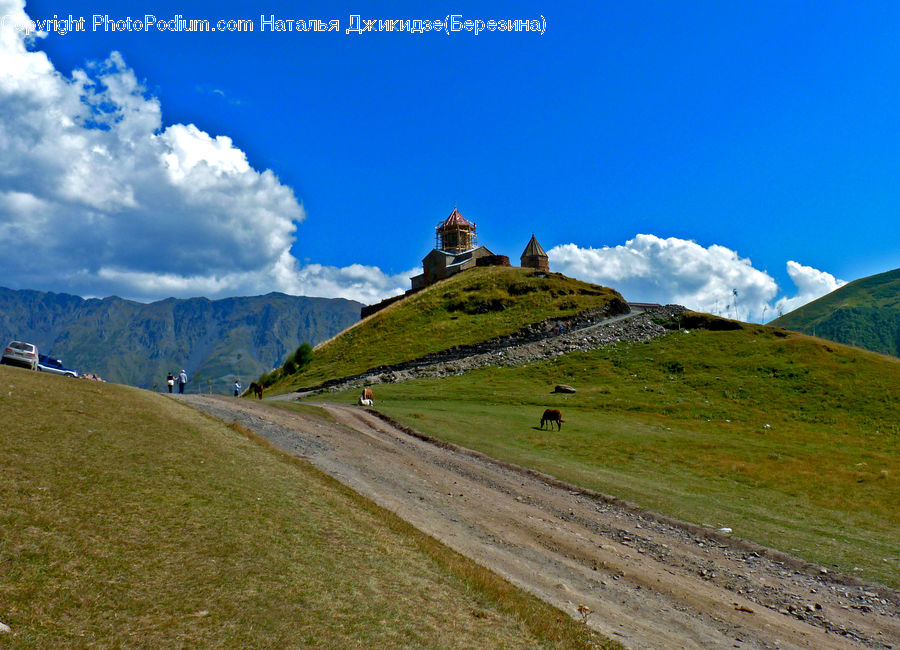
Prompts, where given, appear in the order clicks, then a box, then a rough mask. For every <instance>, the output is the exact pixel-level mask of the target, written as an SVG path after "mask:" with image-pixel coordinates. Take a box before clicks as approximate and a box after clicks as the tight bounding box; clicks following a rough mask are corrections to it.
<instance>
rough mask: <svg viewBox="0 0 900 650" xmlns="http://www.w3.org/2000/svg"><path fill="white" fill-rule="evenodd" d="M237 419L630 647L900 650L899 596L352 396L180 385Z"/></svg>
mask: <svg viewBox="0 0 900 650" xmlns="http://www.w3.org/2000/svg"><path fill="white" fill-rule="evenodd" d="M177 398H178V399H184V400H185V401H187V402H188V403H190V404H192V405H193V406H195V407H197V408H199V409H201V410H203V411H205V412H207V413H209V414H210V415H213V416H214V417H216V418H218V419H221V420H223V421H225V422H229V423H230V422H237V423H239V424H241V425H242V426H244V427H246V428H248V429H251V430H252V431H254V432H255V433H257V434H258V435H260V436H263V437H265V438H266V439H267V440H269V441H270V442H271V443H272V444H274V445H275V446H276V447H278V448H280V449H282V450H283V451H285V452H286V453H288V454H292V455H294V456H298V457H302V458H306V459H308V461H309V462H311V463H312V464H313V465H315V466H316V467H318V468H320V469H321V470H323V471H324V472H326V473H327V474H329V475H331V476H333V477H335V478H336V479H338V480H340V481H341V482H343V483H345V484H346V485H348V486H350V487H352V488H353V489H354V490H356V491H357V492H359V493H360V494H362V495H364V496H366V497H368V498H369V499H371V500H372V501H375V502H376V503H378V504H380V505H381V506H383V507H386V508H388V509H389V510H391V511H393V512H395V513H397V514H398V515H399V516H400V517H402V518H403V519H405V520H407V521H409V522H410V523H412V524H413V525H414V526H416V527H417V528H419V529H420V530H422V531H424V532H426V533H428V534H429V535H431V536H433V537H435V538H436V539H438V540H440V541H441V542H443V543H444V544H446V545H447V546H449V547H451V548H453V549H455V550H457V551H458V552H460V553H462V554H463V555H466V556H468V557H470V558H472V559H474V560H475V561H477V562H479V563H481V564H482V565H484V566H487V567H489V568H490V569H492V570H493V571H495V572H496V573H498V574H500V575H503V576H504V577H506V578H507V579H508V580H510V581H511V582H513V583H515V584H516V585H518V586H519V587H521V588H523V589H525V590H527V591H529V592H531V593H533V594H535V595H537V596H539V597H540V598H542V599H544V600H546V601H548V602H550V603H552V604H554V605H556V606H557V607H559V608H560V609H563V610H564V611H566V612H568V613H569V614H571V615H572V616H573V617H575V618H578V619H579V620H580V619H581V615H580V614H579V612H578V608H579V606H584V607H587V608H588V609H589V610H590V612H591V613H590V614H589V615H588V618H587V622H588V624H589V625H590V626H591V627H593V628H595V629H597V630H599V631H600V632H602V633H603V634H605V635H607V636H609V637H610V638H613V639H616V640H618V641H620V642H621V643H623V644H624V645H626V646H628V647H632V648H666V649H668V648H863V647H869V648H894V647H896V648H900V594H898V592H897V591H894V590H890V589H886V588H884V587H880V586H878V585H867V584H862V583H859V582H858V581H855V580H853V579H850V578H844V577H841V576H836V575H833V574H832V573H826V572H823V571H822V570H821V569H819V568H817V567H812V566H810V565H806V564H805V563H804V562H802V561H800V560H796V559H793V558H790V557H787V556H784V555H782V554H779V553H777V552H773V551H770V550H767V549H763V548H761V547H758V546H755V545H752V544H748V543H745V542H742V541H741V540H735V539H731V538H729V537H728V536H727V534H725V533H717V532H715V531H704V530H702V529H699V528H697V527H694V526H689V525H687V524H681V523H679V522H674V521H672V520H668V519H666V518H664V517H660V516H657V515H654V514H653V513H649V512H646V511H642V510H640V509H637V508H635V507H633V506H630V505H628V504H623V503H620V502H617V501H615V500H612V499H609V498H604V497H603V496H602V495H596V494H588V493H585V492H584V491H582V490H579V489H577V488H574V487H571V486H566V485H564V484H562V483H559V482H557V481H554V480H552V479H549V478H548V477H542V476H539V475H537V474H535V473H532V472H528V471H525V470H522V469H520V468H515V467H510V466H507V465H504V464H501V463H497V462H494V461H492V460H491V459H488V458H486V457H484V456H481V455H479V454H476V453H474V452H469V451H467V450H461V449H457V448H452V447H447V446H444V445H439V444H435V443H434V442H432V441H428V440H424V439H422V438H420V437H417V436H415V435H410V434H409V433H408V432H405V431H404V430H402V429H401V428H399V427H397V426H394V425H393V424H391V423H388V422H386V421H384V420H382V419H380V418H379V417H378V416H377V415H376V414H374V413H371V412H368V411H366V410H363V409H361V408H358V407H355V406H349V405H348V406H341V405H322V406H323V407H324V408H325V409H326V410H327V411H328V412H329V413H330V414H331V415H332V417H333V418H334V420H335V421H334V422H328V421H324V420H321V419H316V418H310V417H304V416H302V415H298V414H295V413H292V412H287V411H284V410H281V409H277V408H274V407H272V406H270V405H267V404H265V403H264V402H262V403H261V402H254V401H251V400H236V399H229V398H224V397H215V396H199V395H190V396H188V395H184V396H177Z"/></svg>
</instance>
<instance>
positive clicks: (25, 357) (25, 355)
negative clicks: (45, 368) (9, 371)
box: [0, 341, 39, 370]
mask: <svg viewBox="0 0 900 650" xmlns="http://www.w3.org/2000/svg"><path fill="white" fill-rule="evenodd" d="M38 361H39V357H38V349H37V346H36V345H32V344H31V343H23V342H22V341H10V342H9V345H7V346H6V349H5V350H4V351H3V356H2V357H0V363H5V364H6V365H8V366H21V367H23V368H31V369H32V370H37V368H38Z"/></svg>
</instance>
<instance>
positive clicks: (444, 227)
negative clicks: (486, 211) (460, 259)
mask: <svg viewBox="0 0 900 650" xmlns="http://www.w3.org/2000/svg"><path fill="white" fill-rule="evenodd" d="M434 239H435V244H434V247H435V248H437V249H439V250H442V251H446V252H448V253H457V254H458V253H462V252H465V251H468V250H472V249H473V248H475V247H476V246H478V237H477V235H476V233H475V224H474V223H472V222H471V221H469V220H468V219H466V218H465V217H464V216H462V215H461V214H460V213H459V210H457V209H456V206H455V205H454V206H453V212H451V213H450V216H449V217H447V218H446V219H444V220H443V221H442V222H441V223H439V224H438V225H437V227H436V228H435V236H434Z"/></svg>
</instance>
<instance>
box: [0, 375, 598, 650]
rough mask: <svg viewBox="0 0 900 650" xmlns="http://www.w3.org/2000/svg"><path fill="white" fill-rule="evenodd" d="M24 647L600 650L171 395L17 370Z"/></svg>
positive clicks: (15, 599)
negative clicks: (573, 649) (539, 649)
mask: <svg viewBox="0 0 900 650" xmlns="http://www.w3.org/2000/svg"><path fill="white" fill-rule="evenodd" d="M0 389H2V390H0V475H2V476H3V481H2V482H0V568H2V571H0V621H2V622H4V623H6V624H8V625H10V626H11V627H12V629H13V634H12V635H11V636H5V637H3V639H2V641H3V643H5V644H6V645H10V646H12V647H37V648H46V647H54V648H59V647H63V648H64V647H100V648H104V647H108V648H113V647H115V648H118V647H123V646H126V647H160V646H164V647H173V646H175V647H228V648H234V647H306V646H315V647H325V648H347V647H457V648H464V647H508V648H514V647H523V648H524V647H590V646H591V645H592V644H594V643H596V642H597V641H596V639H595V638H594V637H593V636H592V635H591V634H590V633H589V632H588V631H587V630H585V629H584V627H583V626H582V625H581V624H579V623H578V622H576V621H572V620H571V619H569V618H568V617H566V616H564V615H563V614H561V613H560V612H559V611H558V610H555V609H553V608H551V607H549V606H547V605H544V604H543V603H541V602H539V601H536V600H535V599H533V598H530V597H529V596H527V595H524V594H522V593H521V592H518V591H516V590H515V589H513V588H512V587H510V586H509V585H508V584H506V583H504V582H503V581H501V580H499V579H498V578H497V577H496V576H494V575H493V574H490V573H489V572H487V571H486V570H484V569H481V568H480V567H478V566H476V565H473V564H472V563H470V562H468V561H467V560H465V559H463V558H461V557H459V556H457V555H456V554H454V553H453V552H451V551H449V550H448V549H446V548H444V547H442V546H440V545H439V544H437V543H436V542H435V541H434V540H432V539H430V538H428V537H425V536H424V535H422V534H420V533H418V532H417V531H415V530H413V529H411V528H410V527H409V526H408V525H406V524H405V523H404V522H402V521H400V520H398V519H397V518H396V517H394V516H392V515H390V513H387V512H385V511H384V510H382V509H380V508H378V507H377V506H375V505H373V504H371V503H369V502H366V501H364V500H362V499H361V498H359V497H358V496H356V495H355V494H354V493H352V492H350V491H349V490H348V489H346V488H344V487H342V486H341V485H339V484H337V483H336V482H335V481H333V480H331V479H329V478H327V477H325V476H323V475H322V474H320V473H319V472H317V471H316V470H314V469H312V468H311V467H309V466H308V465H306V464H304V463H302V462H300V461H295V460H292V459H288V458H286V457H285V456H283V455H281V454H279V453H276V452H275V451H273V450H271V449H268V448H266V447H263V446H261V445H259V444H257V443H256V442H255V441H253V440H251V439H248V438H247V437H246V436H244V435H242V434H241V433H240V432H237V431H234V430H232V429H229V428H228V427H225V426H224V425H222V424H220V423H218V422H215V421H213V420H211V419H210V418H207V417H205V416H203V415H200V414H199V413H197V412H196V411H194V410H192V409H190V408H187V407H185V406H184V405H182V404H180V403H178V402H176V401H175V400H172V399H170V398H168V397H167V396H162V395H156V394H153V393H148V392H144V391H138V390H135V389H130V388H126V387H123V386H116V385H100V384H95V383H91V382H87V381H72V380H65V379H63V378H58V377H48V376H45V375H39V374H37V373H31V372H27V371H20V370H18V369H11V368H6V367H2V368H0Z"/></svg>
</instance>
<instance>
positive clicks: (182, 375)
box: [166, 368, 252, 397]
mask: <svg viewBox="0 0 900 650" xmlns="http://www.w3.org/2000/svg"><path fill="white" fill-rule="evenodd" d="M187 381H188V379H187V373H186V372H185V371H184V369H183V368H182V370H181V372H179V373H178V375H173V374H172V373H171V372H170V373H169V374H168V375H166V386H168V387H169V392H170V393H172V392H174V390H175V384H176V382H177V383H178V392H179V393H180V394H184V386H185V384H187ZM251 388H252V386H251ZM242 390H243V388H242V387H241V380H240V379H235V380H234V396H235V397H237V396H238V395H240V394H241V391H242Z"/></svg>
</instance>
